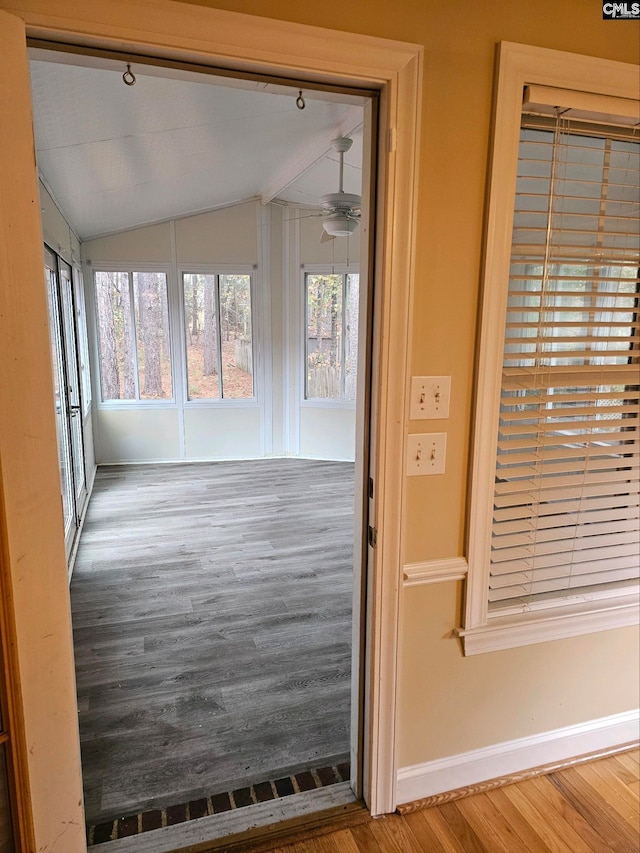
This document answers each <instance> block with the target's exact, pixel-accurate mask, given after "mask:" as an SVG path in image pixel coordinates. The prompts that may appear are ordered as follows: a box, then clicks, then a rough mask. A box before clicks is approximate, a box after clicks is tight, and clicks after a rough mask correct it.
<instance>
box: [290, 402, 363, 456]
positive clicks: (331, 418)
mask: <svg viewBox="0 0 640 853" xmlns="http://www.w3.org/2000/svg"><path fill="white" fill-rule="evenodd" d="M355 446H356V410H355V408H353V409H345V408H343V409H331V408H325V407H324V406H322V407H320V406H318V407H315V406H301V407H300V456H307V457H311V458H312V459H345V460H349V461H353V459H354V458H355Z"/></svg>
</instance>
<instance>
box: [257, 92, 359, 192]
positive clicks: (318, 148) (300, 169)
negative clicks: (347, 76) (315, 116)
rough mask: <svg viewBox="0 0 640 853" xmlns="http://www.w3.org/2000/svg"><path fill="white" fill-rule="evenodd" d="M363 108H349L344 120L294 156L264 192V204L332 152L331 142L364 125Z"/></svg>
mask: <svg viewBox="0 0 640 853" xmlns="http://www.w3.org/2000/svg"><path fill="white" fill-rule="evenodd" d="M362 115H363V113H362V108H361V107H349V109H348V110H347V113H346V115H345V116H344V118H343V120H342V121H341V122H340V123H339V124H338V125H336V126H335V127H334V128H333V129H332V130H330V131H328V132H327V134H326V135H323V136H322V137H320V138H319V139H316V140H315V141H314V142H313V143H312V144H311V145H308V146H307V147H306V148H304V149H302V150H301V151H298V152H297V153H296V154H294V155H293V156H292V157H291V159H290V160H289V161H288V163H286V164H285V166H283V168H282V169H281V170H280V171H279V172H278V174H277V175H276V176H275V178H274V179H273V180H272V181H271V183H270V184H269V185H268V186H267V187H265V189H264V190H263V192H262V196H261V198H262V204H269V202H270V201H273V199H274V198H276V197H277V196H278V193H281V192H282V190H285V189H286V188H287V187H288V186H289V185H290V184H292V183H293V182H294V181H295V180H296V179H297V178H299V177H300V175H302V174H303V173H304V172H306V171H307V169H308V168H310V167H311V166H313V164H314V163H317V162H318V160H321V159H322V158H323V157H325V156H326V155H327V154H328V153H329V152H330V151H332V150H333V149H332V147H331V140H332V139H335V138H336V137H338V136H349V134H351V133H353V132H354V131H356V130H357V129H358V128H359V127H360V126H361V125H362Z"/></svg>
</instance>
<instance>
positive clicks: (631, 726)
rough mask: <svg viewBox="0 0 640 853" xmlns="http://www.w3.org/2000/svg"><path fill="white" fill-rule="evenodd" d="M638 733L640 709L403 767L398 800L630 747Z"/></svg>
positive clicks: (430, 794) (407, 799)
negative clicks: (614, 748) (628, 745)
mask: <svg viewBox="0 0 640 853" xmlns="http://www.w3.org/2000/svg"><path fill="white" fill-rule="evenodd" d="M639 729H640V711H638V710H635V711H628V712H626V713H623V714H613V715H612V716H610V717H602V718H600V719H597V720H589V722H587V723H580V724H579V725H576V726H567V727H566V728H563V729H554V730H553V731H550V732H544V733H543V734H539V735H534V736H533V737H525V738H518V739H517V740H512V741H505V742H504V743H498V744H495V745H494V746H489V747H485V748H484V749H475V750H472V751H471V752H462V753H459V754H458V755H452V756H450V757H449V758H442V759H439V760H437V761H427V762H425V763H424V764H414V765H413V766H411V767H401V768H400V770H398V775H397V786H396V802H397V803H398V804H402V803H410V802H413V801H414V800H421V799H423V798H424V797H431V796H433V795H434V794H442V793H445V792H447V791H454V790H456V789H457V788H464V787H466V786H467V785H474V784H477V783H478V782H486V781H487V780H489V779H497V778H499V777H501V776H508V775H509V774H511V773H519V772H522V771H523V770H529V769H531V768H532V767H539V766H541V765H544V764H551V763H553V762H557V761H567V760H569V759H571V758H574V757H577V756H580V755H586V754H587V753H590V752H597V751H598V750H604V749H611V748H613V747H616V746H618V745H620V744H625V743H631V742H632V741H637V740H638V735H639Z"/></svg>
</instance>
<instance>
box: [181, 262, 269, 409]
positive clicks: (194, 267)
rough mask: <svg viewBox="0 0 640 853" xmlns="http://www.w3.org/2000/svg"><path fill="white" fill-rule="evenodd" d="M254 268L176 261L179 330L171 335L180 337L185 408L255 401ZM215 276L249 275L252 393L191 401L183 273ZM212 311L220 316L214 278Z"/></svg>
mask: <svg viewBox="0 0 640 853" xmlns="http://www.w3.org/2000/svg"><path fill="white" fill-rule="evenodd" d="M257 272H258V270H257V267H256V266H255V265H247V264H213V265H212V264H179V265H178V281H177V290H178V316H179V329H178V331H177V332H175V333H174V335H177V336H179V340H180V355H181V360H182V363H181V366H180V386H181V393H182V405H183V406H184V408H185V409H187V408H189V409H198V408H206V409H208V408H219V407H222V408H225V409H226V408H232V407H236V406H237V407H245V406H251V407H255V406H256V404H257V403H258V390H257V384H258V369H259V362H258V346H257V339H256V329H257V318H256V310H257V304H256V303H257V297H256V284H257ZM198 274H199V275H215V276H216V278H218V277H219V276H221V275H246V276H249V299H250V303H251V359H252V363H253V396H251V397H223V396H220V397H196V398H194V399H193V400H191V399H189V362H188V357H187V338H186V334H185V329H186V320H185V305H184V276H185V275H198ZM216 302H217V304H216V311H217V317H218V318H219V315H220V299H219V293H218V281H216ZM216 331H217V336H218V343H219V338H220V328H219V325H218V327H217V329H216ZM220 387H221V388H222V375H221V379H220Z"/></svg>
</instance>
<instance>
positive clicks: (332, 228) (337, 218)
mask: <svg viewBox="0 0 640 853" xmlns="http://www.w3.org/2000/svg"><path fill="white" fill-rule="evenodd" d="M322 226H323V228H324V230H325V231H326V232H327V234H330V235H331V236H332V237H348V236H349V235H350V234H353V232H354V231H355V230H356V228H357V227H358V220H357V219H351V218H350V217H349V216H347V215H346V214H344V213H332V214H330V215H329V216H328V217H327V218H326V219H325V220H324V221H323V223H322Z"/></svg>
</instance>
